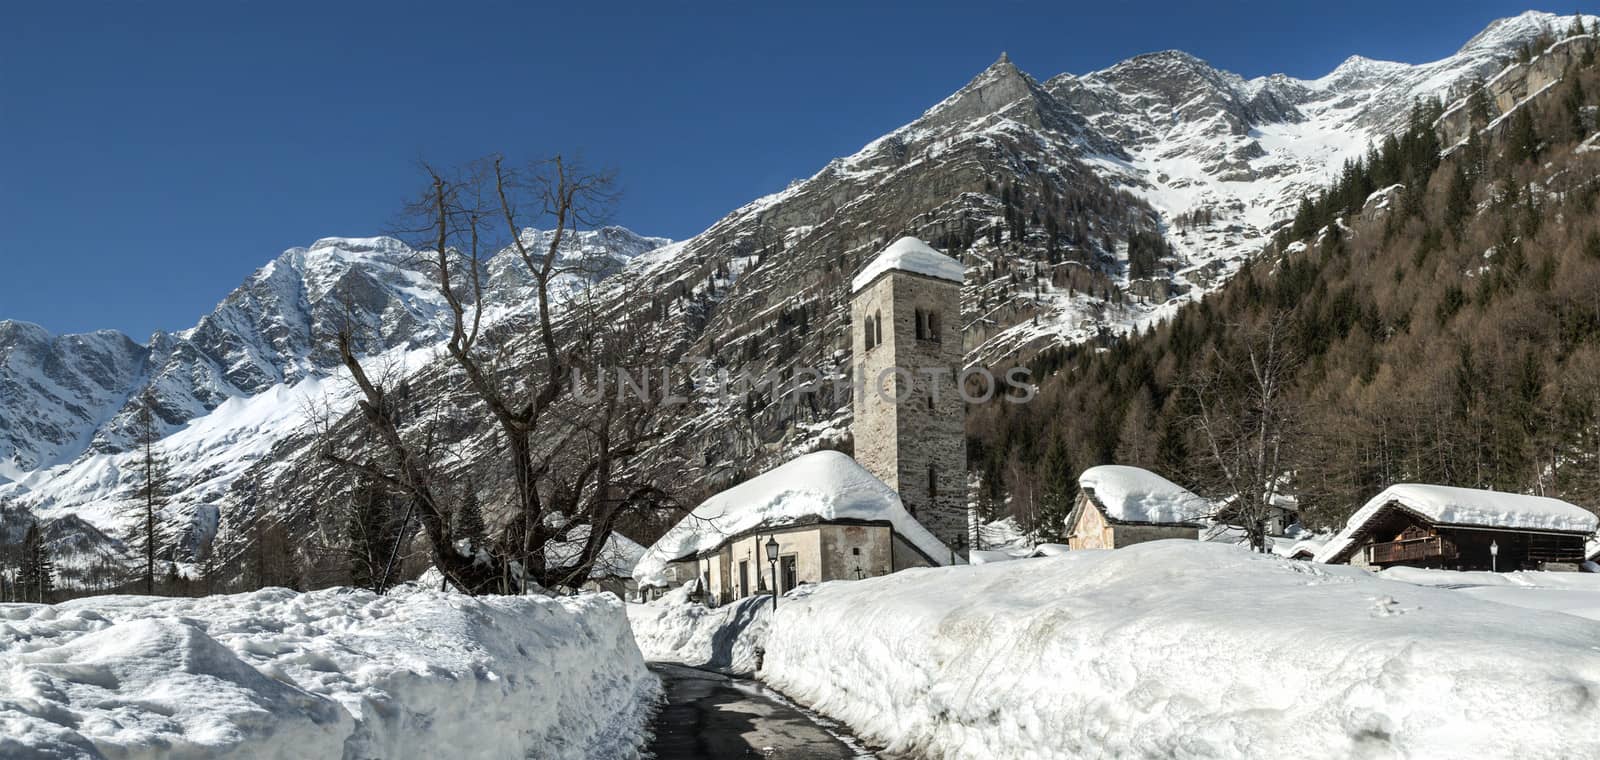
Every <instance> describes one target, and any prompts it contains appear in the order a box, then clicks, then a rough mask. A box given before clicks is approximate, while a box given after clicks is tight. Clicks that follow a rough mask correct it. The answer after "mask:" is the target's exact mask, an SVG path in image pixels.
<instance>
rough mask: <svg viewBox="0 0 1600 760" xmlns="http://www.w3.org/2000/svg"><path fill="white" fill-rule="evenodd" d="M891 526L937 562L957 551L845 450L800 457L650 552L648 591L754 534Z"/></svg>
mask: <svg viewBox="0 0 1600 760" xmlns="http://www.w3.org/2000/svg"><path fill="white" fill-rule="evenodd" d="M863 520H867V521H884V522H887V524H889V525H890V526H891V527H893V528H894V531H895V533H896V534H897V535H899V536H900V537H901V538H903V539H904V540H905V541H906V542H907V543H909V544H911V545H912V546H913V547H915V548H916V549H917V551H919V552H922V553H923V554H924V555H926V556H927V557H928V558H929V559H931V560H933V561H934V562H940V561H941V558H948V557H949V556H950V550H949V549H948V548H946V547H945V545H944V544H943V543H940V541H939V539H937V538H935V537H934V536H933V534H932V533H929V532H928V529H927V528H924V527H923V526H922V524H921V523H918V522H917V521H916V519H915V518H913V517H912V516H911V514H910V513H909V512H907V511H906V509H905V506H904V505H903V504H902V503H901V502H900V496H899V495H898V494H896V493H895V492H894V489H892V488H890V487H889V486H888V485H886V484H884V482H883V481H881V480H879V479H877V478H876V477H874V476H873V475H872V473H870V472H867V471H866V469H865V468H863V467H862V466H861V465H859V464H857V463H856V461H855V460H854V459H851V458H850V457H849V456H846V455H844V454H841V453H839V452H837V451H818V452H814V453H811V454H806V455H805V456H801V457H797V458H795V459H793V460H790V461H789V462H787V463H785V464H783V465H781V466H779V467H776V468H774V469H772V470H769V471H767V472H765V473H762V474H761V475H757V476H756V477H754V478H751V479H749V480H747V481H745V482H743V483H740V484H739V485H736V486H734V487H732V488H729V489H728V490H726V491H722V492H721V493H718V494H716V495H714V496H712V497H711V498H708V499H706V500H705V501H703V502H701V503H700V505H699V506H697V507H695V508H694V511H693V512H691V513H690V514H689V516H688V517H685V518H684V519H683V520H682V521H680V522H679V523H678V524H677V525H674V526H672V528H671V529H669V530H668V531H667V532H666V533H665V534H664V535H662V536H661V538H660V539H658V540H657V541H656V542H655V543H654V544H652V545H651V546H650V548H649V549H646V550H645V552H644V556H643V557H642V558H640V560H639V562H638V564H637V565H636V566H635V567H634V570H633V577H634V579H635V580H637V581H638V582H639V584H640V585H645V586H648V585H656V586H660V585H665V584H666V582H667V581H666V577H665V571H666V567H667V565H668V564H670V563H672V562H677V561H679V560H683V559H688V558H690V557H694V556H697V555H700V554H702V553H704V552H708V551H714V550H716V549H718V548H720V547H721V546H722V545H723V544H725V543H727V542H728V541H730V540H732V539H734V538H736V537H738V536H742V535H748V534H750V533H751V532H752V531H756V530H765V529H773V528H784V527H791V526H795V525H803V524H810V523H817V522H846V523H848V522H859V521H863Z"/></svg>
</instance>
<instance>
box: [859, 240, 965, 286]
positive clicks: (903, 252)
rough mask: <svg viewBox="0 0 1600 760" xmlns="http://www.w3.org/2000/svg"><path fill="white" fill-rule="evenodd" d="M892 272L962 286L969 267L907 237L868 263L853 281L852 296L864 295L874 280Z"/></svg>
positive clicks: (919, 241)
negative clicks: (862, 293) (866, 288)
mask: <svg viewBox="0 0 1600 760" xmlns="http://www.w3.org/2000/svg"><path fill="white" fill-rule="evenodd" d="M891 270H893V271H900V272H910V273H912V274H920V275H923V276H925V277H935V278H938V279H941V280H949V281H951V282H955V283H960V282H961V279H962V275H963V274H964V273H965V272H966V267H965V266H964V265H962V263H961V262H959V261H957V260H955V259H952V258H950V257H949V256H946V255H944V254H942V253H940V252H938V251H936V250H934V249H933V246H930V245H928V244H927V243H924V242H922V241H921V240H918V239H917V238H914V237H903V238H900V239H899V240H896V241H894V243H892V244H890V246H889V247H888V248H885V249H883V252H882V253H879V254H878V255H877V256H875V257H873V259H872V261H869V262H867V265H866V266H865V267H863V268H862V270H861V272H860V274H857V275H856V277H855V279H854V280H851V282H850V292H851V293H857V292H860V291H861V289H862V288H865V287H867V286H868V285H871V284H872V282H873V280H876V279H878V277H879V275H882V274H883V273H885V272H889V271H891Z"/></svg>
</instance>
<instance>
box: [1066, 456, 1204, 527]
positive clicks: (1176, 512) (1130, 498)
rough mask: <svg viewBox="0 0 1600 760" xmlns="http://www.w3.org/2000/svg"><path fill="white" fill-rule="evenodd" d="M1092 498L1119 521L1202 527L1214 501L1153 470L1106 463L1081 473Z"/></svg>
mask: <svg viewBox="0 0 1600 760" xmlns="http://www.w3.org/2000/svg"><path fill="white" fill-rule="evenodd" d="M1078 487H1079V488H1080V489H1082V490H1083V492H1084V494H1085V495H1087V496H1088V497H1089V501H1090V502H1091V503H1092V504H1094V505H1095V508H1097V509H1099V510H1100V512H1101V513H1102V514H1104V515H1105V517H1106V520H1107V521H1109V522H1111V523H1113V524H1115V523H1136V524H1147V525H1174V526H1185V527H1196V528H1198V527H1199V522H1198V521H1199V520H1200V518H1202V517H1204V516H1205V515H1207V514H1208V513H1210V511H1211V503H1210V502H1208V501H1206V500H1205V499H1202V498H1200V497H1199V496H1196V495H1195V494H1194V493H1192V492H1190V491H1189V490H1188V489H1186V488H1184V487H1183V486H1180V485H1178V484H1176V483H1173V482H1172V481H1170V480H1167V479H1166V478H1163V477H1161V476H1160V475H1157V474H1155V473H1153V472H1151V471H1149V470H1146V469H1142V468H1139V467H1128V466H1125V465H1115V464H1106V465H1100V466H1098V467H1090V468H1089V469H1087V470H1084V471H1083V474H1082V475H1079V476H1078Z"/></svg>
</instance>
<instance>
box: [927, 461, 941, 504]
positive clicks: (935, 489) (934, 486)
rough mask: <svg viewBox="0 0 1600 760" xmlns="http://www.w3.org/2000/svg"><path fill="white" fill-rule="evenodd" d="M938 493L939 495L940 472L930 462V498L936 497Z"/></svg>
mask: <svg viewBox="0 0 1600 760" xmlns="http://www.w3.org/2000/svg"><path fill="white" fill-rule="evenodd" d="M938 495H939V472H938V470H935V469H934V467H933V465H931V464H930V465H928V498H930V499H932V498H936V497H938Z"/></svg>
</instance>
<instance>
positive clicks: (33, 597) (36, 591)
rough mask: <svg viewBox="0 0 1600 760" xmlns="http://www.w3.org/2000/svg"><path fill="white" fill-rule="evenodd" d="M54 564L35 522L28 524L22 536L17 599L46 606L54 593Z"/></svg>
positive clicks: (48, 548)
mask: <svg viewBox="0 0 1600 760" xmlns="http://www.w3.org/2000/svg"><path fill="white" fill-rule="evenodd" d="M55 577H56V571H55V562H54V561H53V560H52V559H51V558H50V547H48V546H46V545H45V543H44V536H43V534H41V533H40V532H39V523H38V522H37V521H35V522H31V523H28V530H27V532H26V533H24V534H23V536H22V568H21V572H20V573H19V574H18V578H17V586H18V589H17V597H18V598H19V599H21V600H22V601H25V602H37V603H39V604H48V603H49V602H50V599H51V597H52V595H53V594H54V593H55Z"/></svg>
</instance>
